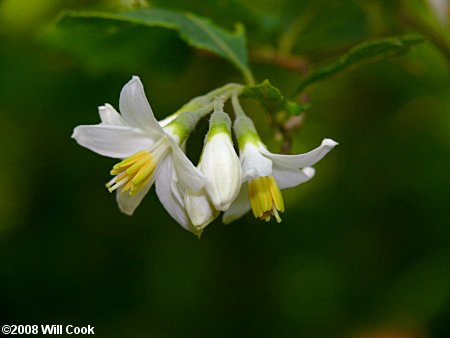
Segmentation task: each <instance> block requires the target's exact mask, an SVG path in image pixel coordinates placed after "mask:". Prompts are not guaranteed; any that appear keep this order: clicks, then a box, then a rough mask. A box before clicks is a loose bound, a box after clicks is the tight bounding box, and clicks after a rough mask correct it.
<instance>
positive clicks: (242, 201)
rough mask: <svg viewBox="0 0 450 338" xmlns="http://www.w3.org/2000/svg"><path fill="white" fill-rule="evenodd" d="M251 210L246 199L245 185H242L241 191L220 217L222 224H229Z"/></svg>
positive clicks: (246, 188) (246, 190)
mask: <svg viewBox="0 0 450 338" xmlns="http://www.w3.org/2000/svg"><path fill="white" fill-rule="evenodd" d="M250 209H251V206H250V201H249V199H248V187H247V183H243V184H242V188H241V191H240V192H239V195H238V196H237V197H236V199H235V200H234V202H233V203H232V204H231V206H230V208H229V209H228V210H227V211H225V213H224V214H223V217H222V222H223V223H225V224H229V223H231V222H234V221H235V220H237V219H239V218H241V217H242V216H244V215H245V214H246V213H247V212H249V211H250Z"/></svg>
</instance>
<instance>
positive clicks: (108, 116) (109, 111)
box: [98, 103, 128, 127]
mask: <svg viewBox="0 0 450 338" xmlns="http://www.w3.org/2000/svg"><path fill="white" fill-rule="evenodd" d="M98 113H99V115H100V119H101V120H102V124H108V125H113V126H123V127H127V126H128V125H127V123H126V122H125V120H124V119H123V117H122V116H120V114H119V113H118V112H117V111H116V110H115V109H114V107H113V106H111V105H110V104H108V103H107V104H105V105H104V106H100V107H98Z"/></svg>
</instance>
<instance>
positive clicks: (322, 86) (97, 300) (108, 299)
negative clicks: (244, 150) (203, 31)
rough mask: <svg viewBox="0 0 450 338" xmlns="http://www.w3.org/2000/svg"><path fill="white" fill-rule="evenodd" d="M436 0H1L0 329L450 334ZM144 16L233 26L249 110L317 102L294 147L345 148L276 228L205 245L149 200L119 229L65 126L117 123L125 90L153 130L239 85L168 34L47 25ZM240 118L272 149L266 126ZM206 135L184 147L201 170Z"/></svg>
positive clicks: (223, 233) (93, 161) (444, 63)
mask: <svg viewBox="0 0 450 338" xmlns="http://www.w3.org/2000/svg"><path fill="white" fill-rule="evenodd" d="M445 3H448V2H446V1H441V2H440V6H441V7H439V10H438V11H436V10H435V9H436V8H438V7H436V4H438V5H439V1H431V0H430V1H427V0H405V1H390V0H382V1H380V0H364V1H363V0H332V1H328V0H319V1H312V0H295V1H294V0H280V1H269V0H260V1H244V0H227V1H219V0H213V1H198V0H193V1H181V0H167V1H166V0H164V1H162V0H152V1H147V2H145V1H132V0H128V1H122V0H114V1H109V0H96V1H91V0H90V1H87V0H65V1H62V0H54V1H36V2H33V1H26V0H3V1H2V2H0V20H1V23H2V24H1V25H0V45H1V46H2V47H1V48H0V74H1V75H0V93H1V95H0V107H1V108H0V109H1V114H0V154H1V156H2V158H3V163H2V165H1V166H0V199H1V203H0V271H2V276H1V278H0V290H1V291H0V299H1V302H0V312H1V313H2V316H1V322H2V324H72V325H80V326H82V325H89V324H91V325H94V326H95V327H96V329H95V332H96V335H98V336H100V337H103V336H106V337H177V336H179V337H185V336H188V337H189V336H195V337H199V336H200V337H202V336H214V337H230V336H238V337H239V336H243V337H248V336H263V337H272V336H273V337H280V336H281V337H286V336H287V337H291V336H299V337H386V336H387V337H389V336H392V337H409V338H416V337H417V338H419V337H425V338H426V337H430V338H434V337H436V338H446V337H449V336H450V324H449V323H450V269H449V266H450V249H449V248H450V229H449V224H450V222H449V221H450V218H449V205H450V190H449V187H450V177H449V175H448V170H449V168H450V76H449V65H450V62H449V60H450V56H449V55H450V53H449V50H450V47H449V46H450V33H449V32H450V31H449V25H448V22H449V20H448V18H449V16H448V7H447V10H445V6H444V7H442V4H444V5H445ZM145 8H150V9H152V10H153V9H154V8H160V9H161V8H162V9H164V10H172V11H175V12H177V13H180V12H183V13H184V12H186V11H189V12H192V13H193V15H196V16H198V17H206V18H208V20H210V21H211V22H214V24H215V25H217V27H221V28H220V29H221V30H224V31H227V32H231V31H233V29H234V27H235V25H236V23H241V24H242V25H243V26H244V27H245V30H246V35H247V44H248V61H249V67H250V68H251V69H252V71H253V74H254V76H255V79H256V82H257V83H260V85H259V86H260V87H255V88H260V89H264V90H256V91H254V92H253V94H252V95H260V94H264V93H269V94H270V95H266V97H264V98H263V99H262V101H261V102H262V103H263V104H264V103H266V104H267V103H270V100H266V98H267V97H269V98H274V100H273V102H275V105H274V106H271V107H272V108H273V107H275V108H274V109H271V110H273V113H276V110H277V109H278V108H277V107H278V104H279V103H281V106H284V104H285V103H283V102H287V101H286V100H288V101H292V102H296V103H293V104H294V105H296V104H300V105H301V106H303V105H304V104H309V106H310V108H309V109H308V111H306V112H303V113H302V114H301V115H300V116H294V117H295V118H300V117H302V120H301V123H299V124H298V125H296V129H295V130H294V131H293V133H292V135H291V136H292V142H293V143H292V144H293V145H292V151H293V152H294V153H295V152H305V151H308V150H309V149H311V148H313V147H314V146H317V145H318V144H319V143H320V141H321V139H322V138H323V137H331V138H333V139H335V140H336V141H338V142H339V143H340V145H339V147H337V148H336V149H334V150H333V152H332V153H330V154H329V155H328V157H327V158H325V159H324V160H323V161H322V162H321V163H319V164H318V165H317V167H316V169H317V174H316V177H315V178H314V179H313V180H311V182H309V183H307V184H305V185H302V186H300V187H299V188H297V189H292V190H287V191H286V192H284V198H285V202H286V207H287V208H286V209H287V210H286V212H285V213H284V214H283V222H282V223H281V224H280V225H278V224H271V223H269V224H266V223H261V222H259V221H257V220H255V219H253V217H252V216H251V215H247V216H246V217H244V218H243V219H242V220H240V221H239V222H236V223H232V224H230V225H228V226H225V225H223V224H221V223H220V222H215V223H213V224H212V225H211V226H210V227H209V228H208V229H207V231H206V232H205V233H204V235H203V236H202V239H201V240H197V239H196V238H195V237H194V236H192V235H190V234H189V233H187V232H185V231H184V230H182V229H181V228H180V227H179V226H178V225H177V224H176V223H175V222H174V221H173V220H172V219H171V218H170V217H169V216H168V215H167V214H166V213H165V211H164V209H163V208H162V207H161V206H160V205H159V203H158V200H157V198H156V197H155V195H154V193H151V194H150V195H149V196H148V197H147V198H146V199H145V200H144V202H143V204H142V205H141V206H140V207H139V209H138V210H137V212H136V214H135V215H134V216H133V217H131V218H130V217H127V216H125V215H122V214H120V212H119V211H118V210H117V206H116V204H115V201H114V196H112V195H109V194H108V192H107V191H106V189H105V188H104V183H105V182H107V181H108V180H109V179H110V176H109V174H108V170H109V168H110V167H111V166H112V165H113V164H114V160H111V159H107V158H103V157H100V156H97V155H95V154H93V153H91V152H89V151H87V150H86V149H83V148H81V147H79V146H78V145H76V143H75V142H74V141H73V140H72V139H70V135H71V132H72V130H73V127H75V126H76V125H79V124H92V123H98V122H99V118H98V115H97V106H99V105H101V104H104V103H105V102H109V103H111V104H113V105H114V106H115V107H116V108H118V104H117V102H118V97H119V92H120V89H121V88H122V86H123V85H124V84H125V83H126V81H128V80H129V79H130V77H131V75H133V74H136V75H139V76H140V77H141V79H142V80H143V82H144V84H145V88H146V92H147V94H148V97H149V100H150V102H151V104H152V107H153V109H154V111H155V114H156V115H157V117H159V118H162V117H164V116H166V115H168V114H170V113H172V112H174V111H175V110H176V109H177V108H179V107H180V106H182V105H183V104H184V103H185V102H187V101H188V100H189V99H191V98H192V97H194V96H196V95H200V94H203V93H206V92H208V91H209V90H211V89H213V88H216V87H218V86H221V85H223V84H225V83H227V82H230V81H234V82H243V81H244V79H243V78H242V76H241V74H240V73H239V72H238V71H236V69H235V67H233V65H232V64H230V63H229V62H227V60H224V59H223V58H219V57H216V56H214V54H211V53H205V52H203V51H199V50H197V49H195V48H191V47H190V46H188V45H187V44H186V43H185V42H184V40H182V39H181V38H180V36H179V35H178V34H177V32H176V31H173V30H169V29H164V28H161V27H146V26H142V25H135V24H129V23H126V22H123V23H114V24H112V23H111V22H109V21H108V22H106V21H103V20H98V21H96V22H95V25H93V24H92V23H89V24H88V23H87V22H83V23H81V22H80V23H79V24H76V25H72V26H70V27H67V26H66V27H65V28H62V27H61V26H60V27H59V28H55V27H56V22H57V19H58V18H59V17H60V15H61V13H66V11H77V12H83V13H87V12H91V11H95V12H108V13H110V12H115V13H117V12H130V11H136V10H139V11H141V10H144V9H145ZM443 8H444V10H443ZM146 10H147V9H146ZM69 28H70V29H69ZM410 34H413V35H414V36H421V37H423V39H424V40H425V42H424V43H421V44H418V45H417V46H414V47H413V48H411V49H410V51H409V52H408V53H403V54H401V55H396V56H392V57H390V58H388V59H383V60H379V61H377V62H373V63H365V64H364V65H362V66H361V67H358V68H356V69H353V67H350V68H352V69H350V68H346V69H345V71H342V72H339V73H336V74H334V75H335V76H331V77H326V78H323V80H322V81H318V82H317V83H315V85H314V86H310V87H308V88H307V90H305V91H304V92H303V93H302V94H301V95H300V97H289V96H286V93H287V94H289V93H291V92H293V91H294V90H295V88H297V86H298V85H299V84H300V83H302V81H307V79H308V78H309V76H313V74H314V71H315V70H317V69H323V67H329V65H330V64H333V62H336V60H340V58H341V57H343V55H346V53H348V52H349V51H351V50H352V48H354V47H355V46H358V45H360V44H364V43H369V44H370V41H372V42H373V41H384V40H383V39H385V38H388V37H395V36H397V37H398V36H405V35H410ZM380 39H381V40H380ZM341 60H342V59H341ZM325 69H326V68H325ZM265 79H269V80H270V83H271V85H270V86H269V83H267V82H266V83H264V82H263V81H264V80H265ZM257 86H258V85H257ZM275 88H278V89H279V90H280V91H279V92H278V91H277V89H275ZM278 94H279V95H278ZM282 95H283V97H282ZM280 100H281V101H280ZM246 103H248V104H246V105H245V107H244V108H245V109H247V110H248V113H249V115H251V116H252V117H253V118H254V120H255V123H256V126H257V128H258V129H259V130H260V131H261V134H262V138H263V139H264V141H265V142H266V143H267V144H268V145H269V146H270V148H271V150H273V151H277V150H278V149H279V147H280V146H281V145H282V144H283V140H282V139H280V138H279V137H278V136H279V135H278V134H277V133H278V131H277V130H276V131H274V130H273V126H274V124H273V123H272V122H273V118H274V116H273V114H269V113H268V112H267V110H266V109H265V108H264V107H258V106H257V105H256V106H255V104H254V103H255V100H253V99H251V100H250V99H249V100H248V102H246ZM225 108H226V110H228V107H225ZM284 109H287V108H286V107H284ZM275 118H278V116H275ZM283 121H284V120H283ZM296 121H297V122H298V121H299V120H296ZM206 128H207V123H206V121H202V123H201V124H200V125H199V126H198V128H197V130H196V132H195V134H194V135H192V137H191V138H190V139H189V141H188V144H187V149H188V155H189V156H190V157H191V158H192V159H193V161H196V160H197V159H198V154H199V152H200V151H201V146H202V144H203V137H204V133H205V131H206ZM274 136H275V137H274Z"/></svg>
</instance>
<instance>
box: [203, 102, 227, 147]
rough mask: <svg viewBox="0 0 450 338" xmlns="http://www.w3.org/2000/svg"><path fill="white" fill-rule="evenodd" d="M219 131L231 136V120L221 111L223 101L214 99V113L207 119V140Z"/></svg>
mask: <svg viewBox="0 0 450 338" xmlns="http://www.w3.org/2000/svg"><path fill="white" fill-rule="evenodd" d="M219 133H224V134H227V135H228V136H230V137H231V120H230V117H229V116H228V114H227V113H225V112H224V111H223V101H222V100H220V99H216V100H215V101H214V113H212V115H211V118H210V119H209V131H208V136H207V138H208V140H210V139H211V138H212V137H213V136H214V135H217V134H219Z"/></svg>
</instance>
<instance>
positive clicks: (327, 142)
mask: <svg viewBox="0 0 450 338" xmlns="http://www.w3.org/2000/svg"><path fill="white" fill-rule="evenodd" d="M337 144H338V143H337V142H335V141H333V140H331V139H328V138H326V139H324V140H323V141H322V144H321V145H320V146H319V147H317V148H316V149H314V150H311V151H310V152H308V153H305V154H299V155H280V154H273V153H271V152H269V151H268V150H266V149H263V150H261V151H262V152H263V153H264V155H266V156H267V157H268V158H270V159H271V160H272V161H273V162H274V164H278V165H281V166H285V167H292V168H304V167H310V166H312V165H314V164H316V163H317V162H319V161H320V160H321V159H322V158H323V157H324V156H325V155H326V154H327V153H328V152H329V151H330V150H331V149H333V148H334V147H335V146H336V145H337Z"/></svg>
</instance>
